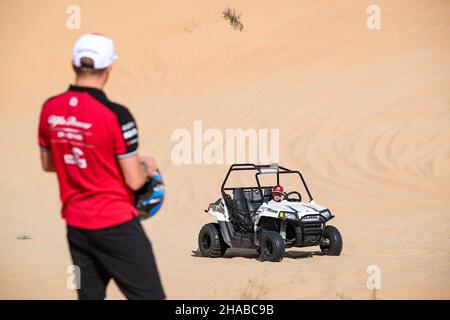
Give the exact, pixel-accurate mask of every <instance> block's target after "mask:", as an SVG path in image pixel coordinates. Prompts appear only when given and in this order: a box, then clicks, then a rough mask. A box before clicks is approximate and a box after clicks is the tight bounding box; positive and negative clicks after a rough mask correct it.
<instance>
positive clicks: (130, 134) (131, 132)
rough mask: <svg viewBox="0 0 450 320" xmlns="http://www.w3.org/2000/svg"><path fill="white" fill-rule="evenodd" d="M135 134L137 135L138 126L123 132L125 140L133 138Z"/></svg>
mask: <svg viewBox="0 0 450 320" xmlns="http://www.w3.org/2000/svg"><path fill="white" fill-rule="evenodd" d="M135 135H137V129H136V128H133V129H131V130H128V131H125V132H124V133H123V138H124V139H125V140H128V139H131V138H133V137H134V136H135Z"/></svg>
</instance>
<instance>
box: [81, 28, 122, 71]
mask: <svg viewBox="0 0 450 320" xmlns="http://www.w3.org/2000/svg"><path fill="white" fill-rule="evenodd" d="M81 58H91V59H92V61H94V69H104V68H107V67H109V66H110V65H112V63H113V62H114V61H116V60H117V59H119V57H117V56H116V55H115V54H114V42H113V41H112V40H111V39H110V38H108V37H105V36H103V35H101V34H98V33H88V34H85V35H82V36H81V37H80V38H78V40H77V41H76V42H75V45H74V46H73V50H72V63H73V64H74V65H75V66H76V67H81Z"/></svg>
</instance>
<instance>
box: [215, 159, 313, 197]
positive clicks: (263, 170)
mask: <svg viewBox="0 0 450 320" xmlns="http://www.w3.org/2000/svg"><path fill="white" fill-rule="evenodd" d="M244 170H245V171H256V174H255V179H256V183H257V188H259V189H261V187H262V186H261V184H260V182H259V179H258V176H259V175H263V174H276V176H277V184H278V185H279V184H280V174H288V173H293V174H297V175H298V176H299V177H300V179H301V181H302V183H303V185H304V187H305V189H306V192H307V193H308V196H309V198H310V199H311V200H312V199H313V198H312V196H311V193H310V192H309V189H308V186H307V185H306V182H305V180H304V179H303V175H302V174H301V173H300V172H299V171H297V170H290V169H288V168H286V167H282V166H280V165H278V164H277V163H273V164H265V165H257V164H253V163H235V164H233V165H231V166H230V169H229V170H228V173H227V175H226V176H225V179H224V180H223V183H222V187H221V191H222V194H223V193H224V191H225V190H233V189H236V188H227V187H225V185H226V183H227V180H228V178H229V176H230V173H231V172H233V171H244ZM243 188H246V187H243ZM261 191H262V190H261Z"/></svg>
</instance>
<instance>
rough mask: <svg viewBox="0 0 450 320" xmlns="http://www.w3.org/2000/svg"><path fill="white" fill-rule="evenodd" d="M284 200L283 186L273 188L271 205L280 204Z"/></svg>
mask: <svg viewBox="0 0 450 320" xmlns="http://www.w3.org/2000/svg"><path fill="white" fill-rule="evenodd" d="M283 199H284V192H283V186H275V187H273V188H272V200H270V201H269V204H275V203H274V202H276V203H280V202H281V201H283Z"/></svg>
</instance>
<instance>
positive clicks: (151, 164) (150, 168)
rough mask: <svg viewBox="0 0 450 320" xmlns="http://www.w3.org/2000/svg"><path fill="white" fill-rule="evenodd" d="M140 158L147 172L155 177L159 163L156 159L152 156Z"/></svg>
mask: <svg viewBox="0 0 450 320" xmlns="http://www.w3.org/2000/svg"><path fill="white" fill-rule="evenodd" d="M139 160H140V161H141V163H142V164H143V166H144V168H145V169H146V170H147V174H148V175H149V176H150V177H153V176H154V175H155V173H156V170H158V164H157V163H156V160H155V159H154V158H152V157H139Z"/></svg>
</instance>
